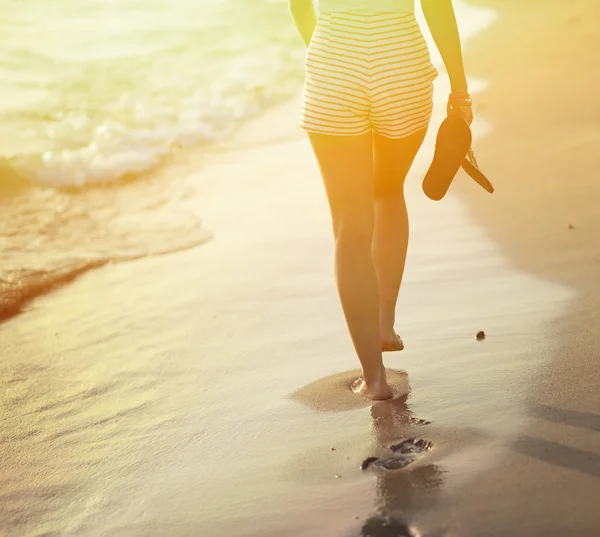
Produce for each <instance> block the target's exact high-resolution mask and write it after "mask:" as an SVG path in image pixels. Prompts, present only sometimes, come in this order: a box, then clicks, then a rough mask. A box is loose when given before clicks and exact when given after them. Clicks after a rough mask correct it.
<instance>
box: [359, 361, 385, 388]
mask: <svg viewBox="0 0 600 537" xmlns="http://www.w3.org/2000/svg"><path fill="white" fill-rule="evenodd" d="M363 379H364V381H365V382H366V383H367V385H368V386H379V385H382V384H387V377H386V374H385V367H384V366H383V364H382V365H381V367H380V368H378V369H376V370H373V371H369V372H367V371H365V370H364V369H363Z"/></svg>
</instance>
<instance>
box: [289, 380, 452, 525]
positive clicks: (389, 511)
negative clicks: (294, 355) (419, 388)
mask: <svg viewBox="0 0 600 537" xmlns="http://www.w3.org/2000/svg"><path fill="white" fill-rule="evenodd" d="M357 374H359V372H358V371H348V372H344V373H339V374H336V375H332V376H329V377H326V378H323V379H319V380H317V381H315V382H313V383H311V384H309V385H307V386H305V387H303V388H301V389H300V390H297V391H296V392H294V393H293V394H292V396H291V397H292V399H293V400H295V401H297V402H300V403H302V404H304V405H306V406H308V407H309V408H311V409H313V410H317V411H319V412H345V411H355V412H356V411H358V410H359V409H361V408H365V407H368V406H369V405H372V406H371V408H370V421H371V423H370V425H371V433H370V434H369V435H365V436H361V438H360V439H355V441H353V442H350V443H349V445H346V446H344V447H343V448H342V450H343V451H344V452H345V453H346V452H350V453H353V454H358V453H360V454H362V455H367V458H370V459H372V460H373V461H372V464H370V465H365V466H368V469H366V470H365V472H371V473H372V474H373V475H374V476H375V480H376V483H375V487H374V490H375V494H374V496H373V503H372V506H371V507H370V508H369V514H368V515H367V516H366V517H365V518H364V519H363V520H362V521H361V522H360V523H359V524H360V525H358V526H357V527H356V528H355V529H354V530H352V533H351V534H350V535H351V536H352V537H354V536H356V537H417V536H419V535H420V533H419V531H418V529H417V528H416V527H415V526H414V525H413V523H412V521H413V519H414V514H415V513H416V512H418V511H420V510H422V509H426V508H428V507H431V506H432V505H434V504H435V502H436V500H437V499H438V497H439V495H440V492H441V490H442V487H443V485H444V470H442V469H441V468H440V467H439V466H438V465H436V464H433V463H427V459H429V458H430V457H429V449H430V443H429V442H428V441H427V439H423V438H421V436H420V434H419V432H421V431H423V430H422V429H421V431H419V432H417V431H416V430H415V428H416V427H418V428H421V427H423V426H425V425H428V424H429V423H430V422H429V421H428V420H425V419H422V418H419V417H417V416H416V415H415V414H414V413H413V412H412V410H411V409H410V406H409V404H408V398H409V394H410V384H409V382H408V375H407V374H406V372H404V371H398V370H391V369H390V370H388V378H389V382H390V385H391V386H392V389H393V390H394V392H395V394H396V397H395V398H394V399H392V400H389V401H381V402H377V403H375V404H373V403H372V401H370V400H368V399H367V398H362V397H358V396H356V395H355V394H353V393H352V391H351V390H350V388H349V386H350V384H351V383H352V381H353V380H354V379H355V378H356V376H357ZM366 425H367V424H366V423H365V429H366ZM340 443H342V442H341V441H340ZM355 443H356V444H359V446H353V447H352V446H350V444H355ZM315 460H317V461H318V460H319V459H318V458H316V457H315V459H314V460H312V461H311V462H312V463H313V464H311V470H312V472H310V473H311V474H312V475H313V477H315V476H314V474H315V473H316V472H317V470H318V469H317V466H316V464H314V463H315ZM365 461H366V459H365ZM356 462H357V461H355V460H353V461H352V464H353V468H354V469H355V470H354V471H356V469H359V468H360V462H358V464H356ZM323 470H324V471H326V472H327V473H330V472H331V466H330V465H328V467H327V468H326V469H325V468H323ZM347 471H349V468H348V469H347ZM358 471H360V470H358ZM305 475H306V474H305Z"/></svg>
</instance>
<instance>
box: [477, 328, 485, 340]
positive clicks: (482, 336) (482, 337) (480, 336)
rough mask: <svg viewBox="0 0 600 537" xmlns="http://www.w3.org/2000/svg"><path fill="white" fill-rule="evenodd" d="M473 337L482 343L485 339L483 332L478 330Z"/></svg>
mask: <svg viewBox="0 0 600 537" xmlns="http://www.w3.org/2000/svg"><path fill="white" fill-rule="evenodd" d="M475 337H476V338H477V341H482V340H484V339H485V332H484V331H483V330H480V331H479V332H477V335H476V336H475Z"/></svg>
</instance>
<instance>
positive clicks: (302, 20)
mask: <svg viewBox="0 0 600 537" xmlns="http://www.w3.org/2000/svg"><path fill="white" fill-rule="evenodd" d="M290 10H291V12H292V17H294V24H295V25H296V28H297V29H298V32H299V33H300V36H301V37H302V40H303V41H304V43H305V44H306V46H308V45H309V44H310V40H311V38H312V34H313V32H314V30H315V26H316V24H317V18H316V15H315V8H314V6H313V0H290Z"/></svg>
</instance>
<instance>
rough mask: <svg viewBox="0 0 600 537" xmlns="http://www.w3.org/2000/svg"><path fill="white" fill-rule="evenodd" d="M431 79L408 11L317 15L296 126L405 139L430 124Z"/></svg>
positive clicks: (428, 62)
mask: <svg viewBox="0 0 600 537" xmlns="http://www.w3.org/2000/svg"><path fill="white" fill-rule="evenodd" d="M436 76H437V70H436V69H435V67H434V66H433V64H432V63H431V58H430V56H429V51H428V49H427V43H426V42H425V38H424V37H423V34H422V33H421V29H420V27H419V24H418V22H417V20H416V17H415V15H414V13H320V14H319V18H318V21H317V26H316V28H315V31H314V33H313V36H312V40H311V42H310V45H309V47H308V52H307V54H306V78H305V82H304V94H303V99H302V111H301V114H300V127H302V128H303V129H304V130H306V131H308V132H314V133H321V134H333V135H338V136H352V135H360V134H364V133H367V132H369V131H371V130H373V131H375V132H376V133H378V134H380V135H382V136H387V137H389V138H403V137H405V136H409V135H411V134H413V133H415V132H417V131H419V130H421V129H423V128H426V127H427V126H428V124H429V121H430V119H431V113H432V109H433V80H434V79H435V78H436Z"/></svg>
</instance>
